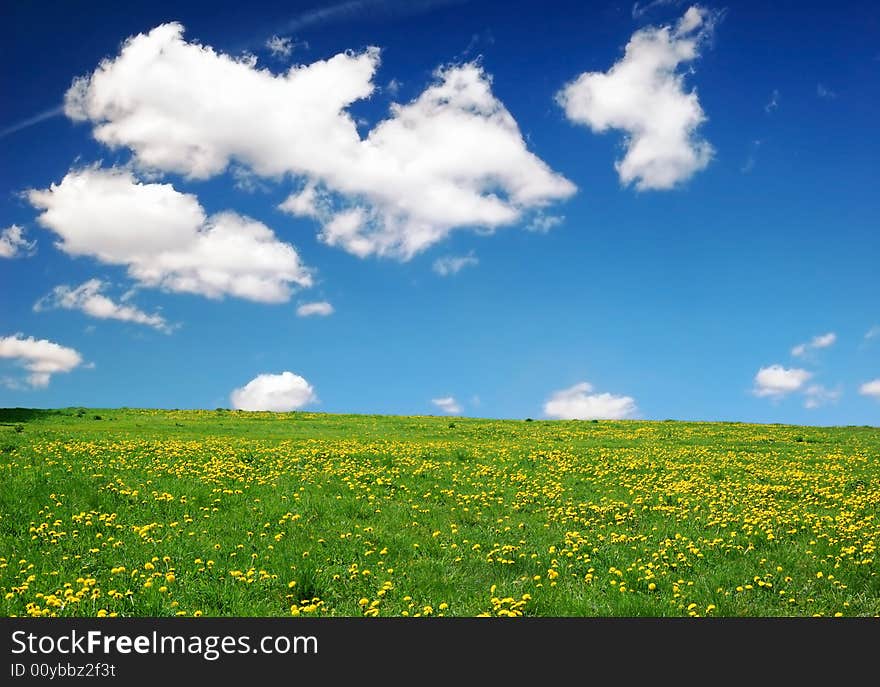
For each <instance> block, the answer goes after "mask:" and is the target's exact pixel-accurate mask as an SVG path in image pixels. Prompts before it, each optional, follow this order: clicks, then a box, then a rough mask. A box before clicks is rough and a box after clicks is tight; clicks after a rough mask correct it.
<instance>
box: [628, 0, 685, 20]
mask: <svg viewBox="0 0 880 687" xmlns="http://www.w3.org/2000/svg"><path fill="white" fill-rule="evenodd" d="M682 2H683V0H652V2H637V3H635V4H634V5H633V7H632V17H633V19H641V18H642V17H643V16H645V15H646V14H648V12H650V11H652V10H655V9H657V8H658V7H678V6H679V5H680V4H681V3H682Z"/></svg>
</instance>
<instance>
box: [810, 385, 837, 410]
mask: <svg viewBox="0 0 880 687" xmlns="http://www.w3.org/2000/svg"><path fill="white" fill-rule="evenodd" d="M804 396H805V397H806V398H805V399H804V408H808V409H810V410H812V409H814V408H821V407H822V406H824V405H827V404H829V403H837V402H838V401H839V400H840V397H841V396H843V391H841V390H840V389H827V388H825V387H824V386H822V385H821V384H811V385H810V386H808V387H807V388H806V389H805V390H804Z"/></svg>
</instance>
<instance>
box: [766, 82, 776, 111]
mask: <svg viewBox="0 0 880 687" xmlns="http://www.w3.org/2000/svg"><path fill="white" fill-rule="evenodd" d="M777 109H779V89H776V88H774V89H773V92H772V93H771V94H770V100H768V101H767V104H766V105H764V112H766V113H767V114H770V113H771V112H773V111H774V110H777Z"/></svg>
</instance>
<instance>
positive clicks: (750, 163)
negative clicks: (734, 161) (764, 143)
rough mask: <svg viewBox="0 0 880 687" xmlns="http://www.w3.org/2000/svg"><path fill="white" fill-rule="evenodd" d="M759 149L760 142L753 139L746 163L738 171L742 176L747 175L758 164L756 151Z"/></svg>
mask: <svg viewBox="0 0 880 687" xmlns="http://www.w3.org/2000/svg"><path fill="white" fill-rule="evenodd" d="M760 147H761V141H760V140H758V139H755V140H754V141H752V142H751V144H749V154H748V157H746V161H745V162H744V163H743V165H742V167H740V169H739V171H741V172H742V173H743V174H748V173H749V172H751V171H752V170H753V169H754V168H755V164H757V162H758V149H759V148H760Z"/></svg>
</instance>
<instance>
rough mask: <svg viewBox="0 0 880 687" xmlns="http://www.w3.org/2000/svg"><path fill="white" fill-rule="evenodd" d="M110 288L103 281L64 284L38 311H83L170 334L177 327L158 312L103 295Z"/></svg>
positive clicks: (41, 303) (102, 317) (90, 280)
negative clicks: (75, 285) (58, 309)
mask: <svg viewBox="0 0 880 687" xmlns="http://www.w3.org/2000/svg"><path fill="white" fill-rule="evenodd" d="M106 286H107V285H106V284H105V283H104V282H102V281H101V280H100V279H89V280H88V281H87V282H84V283H83V284H80V285H79V286H77V287H76V288H72V287H70V286H67V285H66V284H62V285H61V286H56V287H55V288H54V289H52V293H50V294H49V295H48V296H46V297H44V298H42V299H40V300H39V301H37V303H36V304H35V305H34V310H37V311H40V310H45V309H47V308H64V309H66V310H81V311H82V312H84V313H85V314H86V315H89V316H91V317H96V318H98V319H101V320H121V321H123V322H134V323H135V324H144V325H146V326H148V327H153V328H154V329H158V330H159V331H160V332H165V333H166V334H170V333H171V331H172V329H173V327H171V326H170V325H169V324H168V322H167V321H166V320H165V318H164V317H162V316H161V315H159V314H158V313H154V314H152V315H150V314H148V313H145V312H144V311H142V310H139V309H138V308H136V307H134V306H132V305H122V304H120V303H114V302H113V301H112V300H111V299H110V298H108V297H107V296H105V295H104V294H103V293H101V292H102V291H103V290H104V289H105V288H106Z"/></svg>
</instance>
